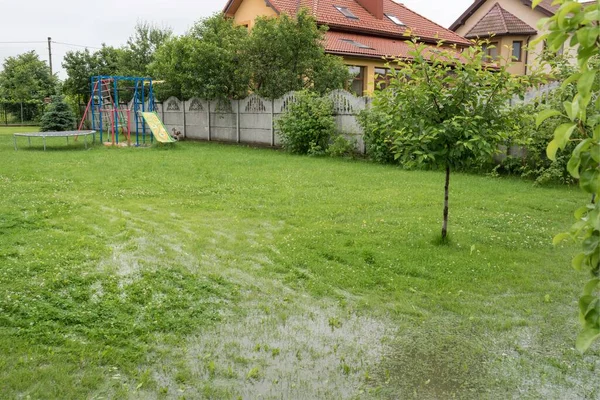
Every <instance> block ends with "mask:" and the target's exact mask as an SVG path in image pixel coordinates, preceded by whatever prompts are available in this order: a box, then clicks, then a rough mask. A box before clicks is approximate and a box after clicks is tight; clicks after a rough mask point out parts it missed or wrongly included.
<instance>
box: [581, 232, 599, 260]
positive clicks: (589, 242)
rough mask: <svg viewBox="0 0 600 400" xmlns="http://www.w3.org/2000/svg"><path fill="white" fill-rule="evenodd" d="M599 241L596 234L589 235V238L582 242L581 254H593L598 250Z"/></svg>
mask: <svg viewBox="0 0 600 400" xmlns="http://www.w3.org/2000/svg"><path fill="white" fill-rule="evenodd" d="M599 241H600V238H599V237H598V236H590V237H589V238H587V239H585V240H584V241H583V243H582V248H583V254H585V255H586V256H591V255H592V254H594V252H595V251H596V250H598V242H599Z"/></svg>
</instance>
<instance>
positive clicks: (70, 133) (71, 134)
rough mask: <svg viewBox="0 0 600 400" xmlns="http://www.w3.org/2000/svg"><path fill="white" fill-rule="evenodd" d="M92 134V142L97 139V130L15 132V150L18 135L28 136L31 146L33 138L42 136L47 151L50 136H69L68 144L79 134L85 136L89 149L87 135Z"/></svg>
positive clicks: (85, 142)
mask: <svg viewBox="0 0 600 400" xmlns="http://www.w3.org/2000/svg"><path fill="white" fill-rule="evenodd" d="M90 135H91V136H92V143H93V142H95V141H96V131H81V130H79V131H66V132H27V133H15V134H13V140H14V144H15V150H18V148H17V137H26V138H27V141H28V142H29V146H30V147H31V138H32V137H33V138H35V137H41V138H42V139H43V140H44V151H46V138H48V137H64V138H67V144H69V138H70V137H75V140H77V138H78V137H79V136H83V139H84V144H85V148H86V149H87V147H88V146H87V137H88V136H90Z"/></svg>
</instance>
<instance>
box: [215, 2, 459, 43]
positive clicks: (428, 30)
mask: <svg viewBox="0 0 600 400" xmlns="http://www.w3.org/2000/svg"><path fill="white" fill-rule="evenodd" d="M266 1H267V3H268V4H269V5H270V6H271V7H272V8H273V9H274V10H275V11H277V12H278V13H287V14H289V15H295V14H296V12H297V11H298V10H299V9H300V8H301V7H306V8H308V10H310V11H311V12H312V14H313V16H314V17H315V19H316V20H317V23H319V24H322V25H327V26H329V28H330V30H332V31H334V30H335V31H346V32H352V33H365V34H371V35H376V36H381V37H391V38H404V39H407V38H409V37H410V32H412V33H413V34H414V35H416V36H418V37H420V38H421V40H422V41H426V42H437V41H438V40H440V39H441V40H444V41H446V42H449V43H456V44H459V45H463V46H468V45H469V44H470V42H469V41H468V40H466V39H464V38H463V37H462V36H460V35H458V34H456V33H454V32H452V31H450V30H448V29H446V28H444V27H442V26H441V25H438V24H436V23H435V22H433V21H431V20H429V19H427V18H425V17H423V16H421V15H419V14H417V13H415V12H414V11H412V10H410V9H408V8H406V7H405V6H404V5H402V4H398V3H395V2H394V1H392V0H383V11H384V13H385V14H390V15H394V16H396V17H397V18H398V19H400V21H402V22H403V23H404V24H405V26H399V25H396V24H395V23H394V22H392V21H391V20H390V19H389V18H388V17H385V16H384V17H383V19H378V18H376V17H375V16H373V15H372V14H371V13H369V12H368V11H367V10H366V9H364V8H363V7H362V6H361V5H360V4H358V3H357V2H356V1H355V0H266ZM240 4H241V0H229V2H228V3H227V5H226V6H225V9H224V12H225V13H226V14H228V15H233V14H235V11H236V10H237V8H238V7H239V5H240ZM334 6H340V7H346V8H348V9H349V10H350V11H351V12H352V13H353V14H354V15H356V16H357V17H358V19H350V18H346V17H345V16H344V15H343V14H342V13H340V12H339V11H338V10H337V9H336V8H335V7H334Z"/></svg>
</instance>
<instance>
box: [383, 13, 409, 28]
mask: <svg viewBox="0 0 600 400" xmlns="http://www.w3.org/2000/svg"><path fill="white" fill-rule="evenodd" d="M385 16H386V17H388V18H389V19H390V20H391V21H392V22H393V23H395V24H396V25H400V26H406V25H405V24H404V22H402V21H400V18H398V17H396V16H395V15H392V14H385Z"/></svg>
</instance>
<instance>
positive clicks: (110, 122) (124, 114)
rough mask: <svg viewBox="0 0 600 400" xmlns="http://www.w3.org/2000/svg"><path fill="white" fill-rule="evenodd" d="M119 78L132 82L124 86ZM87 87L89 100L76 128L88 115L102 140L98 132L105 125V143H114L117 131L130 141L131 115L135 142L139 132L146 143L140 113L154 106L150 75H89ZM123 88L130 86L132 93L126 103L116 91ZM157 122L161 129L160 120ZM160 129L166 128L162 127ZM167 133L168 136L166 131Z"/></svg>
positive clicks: (116, 140) (151, 137)
mask: <svg viewBox="0 0 600 400" xmlns="http://www.w3.org/2000/svg"><path fill="white" fill-rule="evenodd" d="M121 82H124V83H125V84H129V85H132V86H129V87H125V88H124V87H123V84H121V85H119V84H120V83H121ZM90 89H91V96H90V101H89V102H88V104H87V107H86V109H85V112H84V114H83V118H82V119H81V123H80V124H79V130H81V129H82V128H83V126H84V122H85V120H86V119H87V118H88V117H90V118H91V121H92V129H93V130H96V131H98V132H100V142H103V140H102V135H103V133H104V130H105V129H106V130H107V131H108V132H109V134H110V143H109V144H112V145H116V146H118V145H119V133H121V134H123V135H125V137H126V139H127V144H129V145H130V144H131V133H132V128H133V126H132V118H133V121H134V122H135V145H136V146H139V145H140V133H141V135H142V143H146V120H145V119H144V117H143V113H146V112H150V113H152V112H153V111H154V110H155V108H156V107H155V105H154V90H153V86H152V79H151V78H140V77H129V76H106V75H99V76H92V77H91V78H90ZM123 89H129V90H131V89H133V96H132V98H131V101H130V102H129V103H126V102H121V101H120V100H119V92H120V91H121V90H123ZM156 119H157V120H158V116H156ZM158 122H159V123H160V125H161V126H162V128H163V129H164V126H163V125H162V123H161V122H160V120H158ZM151 129H152V128H151ZM164 131H165V132H166V129H164ZM153 133H154V132H153ZM167 136H168V137H169V139H171V137H170V136H169V134H168V133H167ZM154 137H156V138H157V140H158V136H156V134H154ZM171 140H172V139H171ZM152 141H153V136H152V135H150V142H152ZM161 142H162V140H161Z"/></svg>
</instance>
